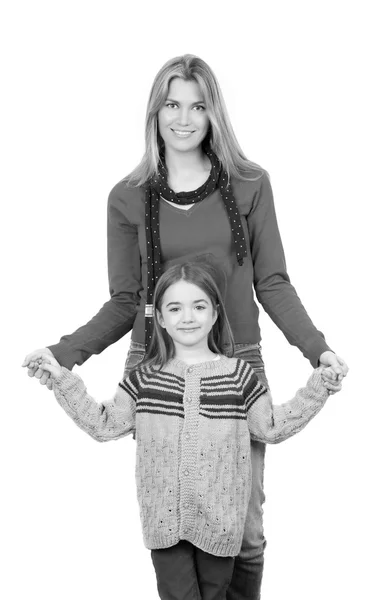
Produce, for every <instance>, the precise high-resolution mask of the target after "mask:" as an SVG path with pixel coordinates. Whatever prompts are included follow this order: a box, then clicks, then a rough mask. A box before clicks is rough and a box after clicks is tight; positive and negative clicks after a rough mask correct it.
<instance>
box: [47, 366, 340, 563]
mask: <svg viewBox="0 0 385 600" xmlns="http://www.w3.org/2000/svg"><path fill="white" fill-rule="evenodd" d="M320 372H321V369H317V370H316V371H314V373H313V375H312V376H311V377H310V379H309V381H308V383H307V385H306V387H304V388H302V389H300V390H299V391H298V392H297V393H296V394H295V396H294V398H293V399H292V400H290V401H289V402H287V403H286V404H282V405H278V406H274V405H273V404H272V399H271V395H270V392H269V391H268V390H267V389H266V388H265V387H264V386H263V385H262V384H261V383H260V382H259V381H258V378H257V376H256V374H255V373H254V371H253V370H252V368H251V367H250V365H249V364H248V363H246V362H244V361H242V360H240V359H237V358H226V357H221V359H220V360H216V361H215V360H214V361H209V362H205V363H201V364H197V365H191V366H187V365H186V364H185V363H183V362H181V361H178V360H176V359H173V360H171V361H170V362H169V363H168V364H167V365H166V366H165V367H164V368H163V369H162V370H161V371H158V370H156V369H155V368H153V367H147V368H144V369H143V370H138V371H133V372H131V373H130V374H129V376H128V378H127V379H126V380H124V381H122V382H120V384H119V386H118V389H117V392H116V394H115V397H114V399H113V400H112V401H110V402H107V403H103V404H99V403H97V402H95V400H94V399H93V398H91V397H90V396H89V395H88V394H87V390H86V388H85V385H84V383H83V381H82V380H81V379H80V377H79V376H78V375H75V374H73V373H71V372H70V371H68V370H67V369H64V368H63V370H62V375H61V376H60V378H58V379H57V380H56V381H55V384H54V392H55V396H56V398H57V400H58V402H59V404H60V405H61V406H62V407H63V408H64V410H65V411H66V412H67V414H69V416H70V417H71V418H72V419H73V420H74V421H75V422H76V423H77V425H79V427H81V428H82V429H83V430H84V431H86V432H87V433H88V434H90V435H91V436H92V437H93V438H95V439H96V440H98V441H102V442H103V441H108V440H111V439H117V438H120V437H123V436H125V435H128V434H129V433H133V432H134V431H136V440H137V450H136V483H137V496H138V501H139V507H140V516H141V521H142V527H143V537H144V542H145V545H146V547H147V548H150V549H160V548H167V547H169V546H173V545H174V544H177V543H178V541H180V540H182V539H185V540H187V541H189V542H191V543H192V544H194V545H195V546H197V547H198V548H201V549H202V550H204V551H205V552H209V553H211V554H214V555H217V556H236V555H237V554H238V553H239V551H240V548H241V543H242V537H243V530H244V524H245V519H246V512H247V507H248V502H249V498H250V488H251V462H250V437H252V438H253V439H255V440H258V441H261V442H267V443H277V442H281V441H283V440H285V439H287V438H288V437H290V436H292V435H294V434H295V433H297V432H298V431H300V430H301V429H303V428H304V427H305V425H306V424H307V423H308V422H309V421H310V419H312V418H313V417H314V416H315V415H316V414H317V412H318V411H319V410H320V409H321V408H322V406H323V405H324V403H325V401H326V399H327V397H328V394H327V391H326V389H325V387H324V385H323V383H322V380H321V376H320Z"/></svg>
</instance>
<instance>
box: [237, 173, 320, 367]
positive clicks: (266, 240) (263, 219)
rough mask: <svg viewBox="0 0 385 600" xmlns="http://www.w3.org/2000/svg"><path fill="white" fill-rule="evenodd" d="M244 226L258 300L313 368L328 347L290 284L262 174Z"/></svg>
mask: <svg viewBox="0 0 385 600" xmlns="http://www.w3.org/2000/svg"><path fill="white" fill-rule="evenodd" d="M247 223H248V229H249V234H250V246H251V256H252V260H253V267H254V287H255V292H256V295H257V298H258V301H259V302H260V303H261V305H262V306H263V308H264V309H265V311H266V312H267V313H268V315H269V316H270V318H271V319H272V320H273V321H274V323H275V324H276V325H277V327H279V329H280V330H281V331H282V332H283V334H284V335H285V337H286V338H287V340H288V341H289V343H290V344H292V345H294V346H297V347H298V348H299V349H300V350H301V352H302V353H303V354H304V356H305V357H306V358H308V359H309V360H310V362H311V364H312V365H313V367H317V363H318V359H319V357H320V356H321V354H322V353H323V352H325V351H327V350H330V348H329V346H328V345H327V343H326V342H325V338H324V335H323V334H322V333H321V332H320V331H318V330H317V329H316V327H315V326H314V324H313V322H312V321H311V319H310V317H309V316H308V314H307V312H306V310H305V308H304V306H303V305H302V303H301V301H300V299H299V297H298V295H297V292H296V291H295V289H294V287H293V286H292V284H291V283H290V279H289V275H288V273H287V270H286V262H285V255H284V250H283V246H282V241H281V236H280V233H279V229H278V223H277V217H276V213H275V207H274V199H273V193H272V189H271V185H270V180H269V177H268V174H267V173H266V172H264V174H263V175H262V177H261V179H260V181H259V187H258V190H257V192H256V195H255V197H254V201H253V207H252V210H251V211H250V213H249V215H248V217H247Z"/></svg>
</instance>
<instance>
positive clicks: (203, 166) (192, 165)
mask: <svg viewBox="0 0 385 600" xmlns="http://www.w3.org/2000/svg"><path fill="white" fill-rule="evenodd" d="M165 159H166V166H167V172H168V184H169V186H170V188H171V189H172V190H174V192H176V193H178V192H190V191H192V190H195V189H197V188H198V187H200V186H201V185H203V184H204V183H205V181H206V180H207V178H208V176H209V174H210V170H211V162H210V159H209V157H208V156H207V155H206V154H205V153H204V152H203V150H202V149H201V148H199V149H197V150H194V151H191V152H175V151H173V150H172V149H167V148H166V152H165Z"/></svg>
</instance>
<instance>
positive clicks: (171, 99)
mask: <svg viewBox="0 0 385 600" xmlns="http://www.w3.org/2000/svg"><path fill="white" fill-rule="evenodd" d="M166 102H173V103H174V104H180V102H179V101H178V100H174V99H173V98H166ZM204 103H205V102H204V100H198V101H197V102H193V103H192V105H191V106H195V105H196V104H204Z"/></svg>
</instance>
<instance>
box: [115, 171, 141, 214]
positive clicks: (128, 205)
mask: <svg viewBox="0 0 385 600" xmlns="http://www.w3.org/2000/svg"><path fill="white" fill-rule="evenodd" d="M144 199H145V188H144V187H142V186H133V185H130V184H129V183H128V181H127V179H126V178H125V179H121V181H119V182H118V183H117V184H116V185H114V187H113V188H112V190H111V191H110V193H109V196H108V209H109V211H111V210H119V211H121V212H123V213H124V214H125V215H126V216H128V217H129V216H130V215H131V214H132V215H135V214H137V213H138V211H140V213H141V212H142V211H143V207H144Z"/></svg>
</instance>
